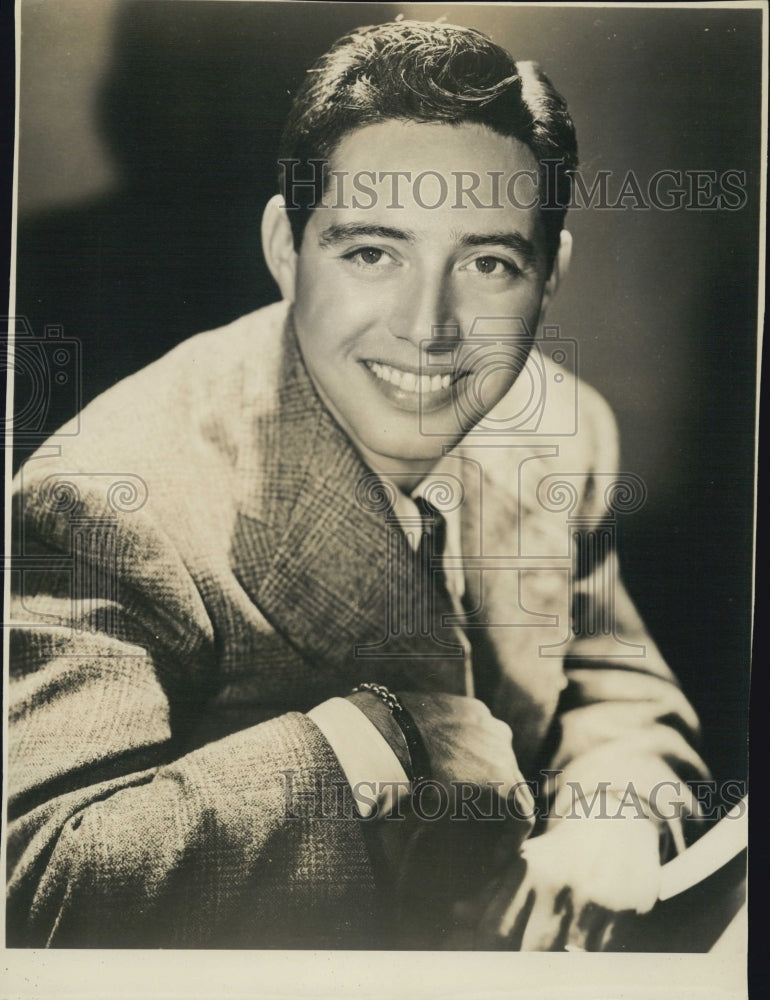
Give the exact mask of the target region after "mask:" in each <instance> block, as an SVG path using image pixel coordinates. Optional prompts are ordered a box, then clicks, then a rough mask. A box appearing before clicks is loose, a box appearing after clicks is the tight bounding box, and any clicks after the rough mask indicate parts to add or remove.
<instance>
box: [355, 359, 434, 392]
mask: <svg viewBox="0 0 770 1000" xmlns="http://www.w3.org/2000/svg"><path fill="white" fill-rule="evenodd" d="M366 364H367V367H368V368H369V370H370V371H372V372H374V374H375V375H376V376H377V378H381V379H382V380H383V382H390V383H391V384H392V385H395V386H397V387H398V388H399V389H403V391H404V392H415V393H417V392H420V393H427V392H438V390H439V389H448V388H449V384H450V382H451V381H452V377H451V375H415V374H414V373H413V372H405V371H402V370H401V369H400V368H391V366H390V365H382V364H380V362H379V361H367V362H366Z"/></svg>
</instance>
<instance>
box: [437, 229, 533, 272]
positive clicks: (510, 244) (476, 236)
mask: <svg viewBox="0 0 770 1000" xmlns="http://www.w3.org/2000/svg"><path fill="white" fill-rule="evenodd" d="M457 244H458V246H461V247H486V246H498V247H507V248H508V249H509V250H512V251H513V252H514V253H516V254H519V256H521V257H522V258H523V261H524V265H525V266H526V267H534V266H535V264H536V263H537V250H536V249H535V244H534V243H532V242H531V241H530V240H528V239H527V238H526V237H525V236H522V235H521V233H509V232H496V233H465V234H464V235H462V236H459V237H458V239H457Z"/></svg>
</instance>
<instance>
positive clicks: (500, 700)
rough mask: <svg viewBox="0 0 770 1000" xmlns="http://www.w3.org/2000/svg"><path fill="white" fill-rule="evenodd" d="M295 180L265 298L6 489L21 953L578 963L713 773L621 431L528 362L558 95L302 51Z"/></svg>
mask: <svg viewBox="0 0 770 1000" xmlns="http://www.w3.org/2000/svg"><path fill="white" fill-rule="evenodd" d="M282 161H283V169H282V178H283V194H282V196H280V197H276V198H274V199H273V200H272V201H271V202H270V203H269V204H268V206H267V208H266V210H265V215H264V220H263V247H264V253H265V259H266V261H267V263H268V266H269V268H270V271H271V273H272V275H273V277H274V278H275V280H276V282H277V284H278V287H279V289H280V291H281V295H282V298H283V302H282V303H280V304H276V305H275V306H271V307H268V308H267V309H265V310H262V311H260V312H258V313H255V314H252V315H250V316H247V317H244V318H243V319H242V320H239V321H238V322H236V323H235V324H232V325H231V326H230V327H228V328H226V329H224V330H220V331H215V332H213V333H207V334H202V335H200V336H199V337H196V338H193V339H192V340H190V341H188V342H187V343H186V344H183V345H181V346H180V347H178V348H177V349H175V350H174V351H172V352H171V353H170V354H169V355H167V356H166V357H165V358H164V359H162V360H161V361H159V362H157V363H156V364H154V365H152V366H151V367H150V368H148V369H146V370H145V371H143V372H141V373H139V374H138V375H136V376H133V377H131V378H129V379H127V380H126V381H125V382H123V383H121V384H120V385H118V386H116V387H115V389H113V390H111V391H110V392H108V393H106V394H105V395H103V396H102V397H100V398H99V399H97V400H96V401H95V402H94V403H93V404H91V405H90V406H89V407H88V408H87V409H86V410H85V411H84V412H83V414H82V415H81V427H82V431H81V434H80V435H79V436H78V437H77V438H76V439H75V442H74V444H73V445H72V446H69V445H68V446H67V448H66V449H65V450H64V452H63V454H62V456H61V457H60V458H59V457H52V456H51V455H50V454H48V453H47V451H46V449H45V448H43V449H41V451H40V452H38V454H37V455H36V456H35V457H33V458H32V459H31V460H30V461H29V462H27V463H26V465H25V466H24V468H23V469H22V471H21V473H20V476H19V479H18V483H17V501H18V503H17V521H16V527H17V535H16V539H17V541H16V549H17V554H18V564H17V565H18V572H17V573H16V577H17V580H18V582H19V593H18V599H17V605H16V610H15V613H14V620H15V621H16V622H17V624H18V626H19V627H18V629H17V630H16V634H15V638H14V645H13V649H12V676H13V700H12V705H11V718H12V731H11V735H12V745H11V749H10V768H11V780H10V790H11V794H10V798H9V809H10V812H11V821H12V823H11V827H10V829H9V842H8V843H9V846H8V856H9V878H10V896H9V900H10V902H9V910H8V926H9V943H12V944H15V945H36V946H40V945H50V946H76V947H83V946H113V947H114V946H123V947H125V946H157V945H163V946H169V947H256V948H258V947H314V948H318V947H418V946H421V947H427V946H430V947H437V946H455V947H481V948H489V947H508V948H522V949H526V950H545V949H550V948H557V949H558V948H563V947H566V946H569V947H578V948H580V947H588V948H595V947H599V946H601V945H602V944H603V943H606V941H607V939H608V936H609V934H610V932H611V929H612V922H613V918H614V916H615V915H616V914H617V913H619V912H623V911H628V910H631V911H634V910H635V911H638V912H643V911H645V910H648V909H649V908H650V907H651V906H652V905H653V903H654V901H655V898H656V895H657V887H656V884H657V878H658V872H659V866H660V861H661V850H663V851H664V852H666V851H669V850H673V849H676V848H677V847H681V844H682V832H681V824H680V822H679V818H680V815H681V813H682V811H683V810H682V807H683V805H685V804H686V787H685V786H684V784H683V782H684V781H685V780H686V779H687V778H689V777H692V776H698V775H702V774H704V773H705V771H704V767H703V765H702V763H701V762H700V760H699V758H698V756H697V754H696V753H695V751H694V750H693V748H692V741H693V739H694V737H695V733H696V730H697V720H696V719H695V717H694V714H693V711H692V709H691V708H690V706H689V705H688V703H687V701H686V700H685V698H684V696H683V695H682V693H681V691H680V690H679V688H678V686H677V684H676V682H675V680H674V678H673V676H672V675H671V673H670V671H669V670H668V668H667V667H666V666H665V664H664V663H663V661H662V660H661V658H660V655H659V654H658V652H657V650H656V649H655V646H654V644H653V643H652V641H651V640H650V638H649V636H647V635H646V634H645V632H644V629H643V627H642V625H641V622H640V621H639V618H638V616H637V615H636V612H635V611H634V608H633V606H632V604H631V603H630V601H629V599H628V597H627V595H626V594H625V591H624V590H623V588H622V585H621V583H620V581H619V578H618V575H617V565H616V557H615V554H614V551H613V549H612V540H613V536H612V524H613V517H614V514H615V513H616V512H617V511H619V510H623V509H624V506H628V505H630V506H633V497H628V496H626V497H624V496H623V493H622V490H623V489H627V490H628V489H630V490H631V492H632V493H633V489H634V486H635V484H634V480H633V479H632V478H630V477H626V479H625V480H618V479H617V468H616V465H617V444H616V435H615V431H614V425H613V422H612V418H611V415H610V413H609V411H608V409H607V407H606V404H604V403H603V401H602V400H601V399H600V398H598V397H597V395H596V394H595V393H593V392H592V391H591V390H589V389H588V388H587V387H586V386H585V385H583V384H582V383H578V382H577V381H576V380H575V379H574V377H573V376H572V375H570V374H569V372H568V371H567V370H566V369H563V361H564V353H565V352H564V347H563V345H561V344H560V342H558V343H557V344H556V345H554V344H553V343H550V342H548V343H546V341H542V343H541V342H538V343H534V337H535V333H536V331H537V330H538V328H539V326H540V324H541V322H542V319H543V316H544V313H545V310H546V308H547V306H548V304H549V302H550V300H551V298H552V297H553V295H554V294H555V293H556V291H557V288H558V285H559V283H560V281H561V280H562V278H563V277H564V275H565V273H566V271H567V268H568V266H569V258H570V252H571V241H570V238H569V235H568V234H567V232H566V231H565V230H564V229H563V221H564V216H565V208H566V205H567V203H568V201H569V196H570V173H571V171H573V170H574V169H575V167H576V165H577V152H576V143H575V136H574V129H573V126H572V123H571V121H570V119H569V116H568V113H567V110H566V106H565V105H564V102H563V101H562V99H561V98H560V97H559V95H558V94H556V92H555V91H554V90H553V88H552V87H551V85H550V83H549V82H548V80H547V79H546V78H545V77H544V76H543V75H542V74H541V73H540V72H539V70H538V69H537V68H536V67H534V66H533V65H532V64H528V63H514V62H513V60H512V59H511V58H510V57H509V56H508V54H507V53H505V52H504V51H503V50H501V49H500V48H498V47H497V46H495V45H493V44H492V43H491V42H489V41H488V40H487V39H486V38H485V37H484V36H482V35H480V34H478V33H477V32H475V31H472V30H469V29H464V28H456V27H453V26H450V25H435V24H422V23H417V22H406V21H401V22H397V23H394V24H388V25H381V26H378V27H376V28H368V29H362V30H360V31H357V32H354V33H352V34H351V35H350V36H347V37H346V38H344V39H341V40H340V41H339V42H338V43H337V44H336V45H335V46H334V47H333V49H332V50H331V51H330V52H329V53H327V55H326V56H325V57H323V58H322V59H321V60H320V61H319V63H318V64H316V66H315V67H314V68H313V70H312V71H311V72H310V73H309V74H308V78H307V82H306V83H305V85H304V87H303V88H302V90H301V91H300V92H299V93H298V95H297V97H296V99H295V103H294V109H293V111H292V114H291V116H290V119H289V122H288V124H287V128H286V132H285V143H284V151H283V157H282ZM321 166H323V170H320V167H321ZM308 168H312V171H313V172H312V174H308V173H307V170H308ZM319 170H320V173H319ZM319 176H320V178H321V180H320V182H319V180H318V178H319ZM308 177H310V182H309V183H308V182H307V179H308ZM557 347H558V348H559V351H561V354H560V355H559V353H558V351H557V350H556V348H557ZM549 351H550V356H547V355H548V352H549ZM618 483H620V485H618ZM636 485H638V484H636ZM637 499H638V498H637ZM439 536H445V538H441V540H439ZM571 619H572V626H570V620H571ZM354 688H356V690H353V689H354ZM543 767H545V768H547V769H548V775H549V778H550V780H549V783H548V784H547V785H545V784H544V783H543V782H542V781H541V782H540V787H539V789H538V791H539V792H540V801H541V805H543V806H545V807H547V808H548V810H549V814H548V818H547V822H544V823H542V824H541V826H542V827H544V829H538V830H537V835H536V836H529V834H530V831H531V827H532V822H531V821H532V817H533V810H532V803H531V801H530V799H529V797H528V794H527V792H526V791H525V788H524V779H525V778H526V779H530V780H535V779H537V778H538V777H539V776H540V769H541V768H543ZM420 778H422V779H429V780H428V781H427V782H425V781H424V782H419V780H418V779H420ZM410 784H411V786H412V787H411V788H410ZM426 785H428V786H429V791H430V792H432V793H437V794H438V795H439V800H438V807H437V808H436V809H434V810H432V811H431V810H429V809H428V807H427V805H426V801H425V800H423V799H422V798H421V797H419V793H420V789H421V787H422V788H424V787H425V786H426ZM441 789H444V790H445V792H446V795H447V798H446V802H445V801H444V800H442V798H441ZM458 789H459V790H460V791H459V793H458V794H459V795H460V799H459V801H458V799H457V796H455V798H454V799H453V801H452V803H451V806H450V809H449V815H448V816H447V809H445V808H444V806H445V804H446V803H448V802H449V791H447V790H451V791H452V792H453V794H454V793H457V790H458ZM410 791H413V792H414V795H415V798H414V800H412V799H410V795H409V793H410ZM576 791H577V792H578V793H579V797H580V796H584V797H585V798H581V799H580V801H583V802H586V801H587V800H588V799H593V796H594V795H595V794H596V793H597V792H598V793H600V805H603V806H605V807H606V803H607V801H608V800H609V801H611V802H614V803H615V807H614V808H612V809H611V811H610V812H609V813H608V811H607V809H606V808H597V809H596V810H594V811H592V810H590V809H587V810H585V814H580V813H579V811H575V810H574V808H572V807H573V806H574V798H575V793H576ZM468 792H469V793H470V798H469V797H468V795H467V794H466V793H468ZM476 792H478V793H479V794H478V795H476ZM351 795H352V801H353V804H354V808H351ZM629 804H630V806H631V808H630V809H626V808H621V807H624V806H627V805H629ZM460 806H468V808H460ZM474 809H475V811H474ZM485 810H486V811H485ZM439 813H441V815H440V816H439ZM429 816H430V817H431V818H432V819H436V820H439V821H438V822H436V823H431V822H430V821H429V818H428V817H429ZM608 816H612V817H614V818H613V819H611V820H610V819H608ZM399 817H403V819H402V818H399ZM445 819H446V822H444V820H445ZM453 821H456V822H454V825H452V822H453ZM458 831H460V832H459V833H458ZM490 831H492V833H490ZM421 896H424V897H427V903H428V905H427V910H426V911H425V912H427V914H428V919H429V920H430V921H432V926H430V927H428V928H425V927H423V928H422V931H421V930H420V927H419V925H420V921H418V920H415V919H409V918H410V912H411V911H410V906H411V904H412V903H415V900H419V899H420V898H421ZM425 912H423V911H421V912H420V916H421V918H423V917H425ZM412 915H413V914H412Z"/></svg>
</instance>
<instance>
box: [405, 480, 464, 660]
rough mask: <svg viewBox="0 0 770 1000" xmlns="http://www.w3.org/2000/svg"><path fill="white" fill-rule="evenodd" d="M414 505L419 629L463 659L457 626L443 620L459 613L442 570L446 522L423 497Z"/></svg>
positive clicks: (415, 500)
mask: <svg viewBox="0 0 770 1000" xmlns="http://www.w3.org/2000/svg"><path fill="white" fill-rule="evenodd" d="M414 502H415V504H416V506H417V509H418V510H419V512H420V517H421V519H422V533H421V537H420V544H419V546H418V549H417V552H416V554H415V558H416V562H417V570H416V576H417V592H418V595H419V597H418V602H419V608H418V611H419V615H420V630H421V631H422V632H423V634H426V633H430V634H431V635H432V636H433V638H434V639H435V641H436V643H437V645H439V646H441V647H443V648H444V649H445V651H446V652H447V653H448V655H451V656H455V657H458V658H461V657H465V656H466V643H465V642H464V641H463V639H464V637H463V635H462V634H461V633H460V631H459V629H458V628H457V626H455V625H451V624H446V619H447V618H448V617H449V616H452V615H455V616H456V614H457V610H458V609H457V608H456V607H455V604H454V602H453V600H452V596H451V594H450V593H449V589H448V587H447V579H446V572H445V570H444V562H443V557H444V549H445V548H446V535H447V527H446V521H445V519H444V516H443V514H442V513H441V511H439V510H438V509H437V508H436V507H434V506H433V504H432V503H430V502H429V501H428V500H426V499H425V498H424V497H421V496H417V497H415V498H414Z"/></svg>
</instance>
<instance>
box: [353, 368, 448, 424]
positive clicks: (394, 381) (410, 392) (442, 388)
mask: <svg viewBox="0 0 770 1000" xmlns="http://www.w3.org/2000/svg"><path fill="white" fill-rule="evenodd" d="M363 365H364V368H366V370H367V371H368V372H369V374H370V375H371V377H372V379H373V381H374V383H375V384H376V386H377V388H378V389H379V390H380V392H382V393H383V395H384V396H385V397H386V398H387V399H388V400H390V402H391V403H393V404H395V405H396V406H397V407H398V408H399V409H402V410H409V411H411V412H416V411H418V410H420V411H422V412H424V413H427V412H431V411H433V410H437V409H440V408H441V407H443V406H446V405H447V404H448V403H450V402H451V400H452V398H453V396H454V395H455V393H456V391H457V383H458V382H460V381H461V380H463V379H464V378H465V377H466V376H467V375H468V372H458V371H456V370H453V371H451V372H450V371H443V372H436V373H435V374H433V375H422V374H419V373H418V372H415V371H407V370H405V369H403V368H396V367H395V366H394V365H388V364H385V363H384V362H382V361H369V360H367V361H364V362H363Z"/></svg>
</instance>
